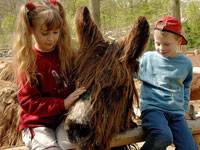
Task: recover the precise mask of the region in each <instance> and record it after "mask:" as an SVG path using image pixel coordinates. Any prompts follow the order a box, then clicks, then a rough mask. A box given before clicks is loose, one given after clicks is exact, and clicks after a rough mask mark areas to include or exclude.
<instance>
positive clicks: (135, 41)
mask: <svg viewBox="0 0 200 150" xmlns="http://www.w3.org/2000/svg"><path fill="white" fill-rule="evenodd" d="M149 30H150V29H149V24H148V22H147V20H146V18H145V17H142V16H140V17H138V19H137V20H136V21H135V23H134V25H133V27H132V29H131V31H130V32H129V33H128V34H127V35H125V36H124V37H123V38H122V39H121V41H120V45H121V46H122V47H124V49H123V54H122V57H121V60H122V61H128V62H130V61H132V60H136V59H137V58H138V57H140V56H141V55H142V54H143V52H144V50H145V49H146V48H147V45H148V41H149V36H150V31H149Z"/></svg>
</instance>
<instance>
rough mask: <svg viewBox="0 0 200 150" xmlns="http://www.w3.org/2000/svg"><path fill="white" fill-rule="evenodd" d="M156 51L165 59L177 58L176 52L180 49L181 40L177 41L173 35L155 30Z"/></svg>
mask: <svg viewBox="0 0 200 150" xmlns="http://www.w3.org/2000/svg"><path fill="white" fill-rule="evenodd" d="M154 42H155V49H156V50H157V51H158V52H159V53H160V54H161V55H162V56H163V57H176V56H177V53H176V51H177V50H178V49H179V46H180V44H179V43H180V42H181V38H179V39H176V38H175V35H173V33H169V32H165V33H162V31H158V30H155V32H154Z"/></svg>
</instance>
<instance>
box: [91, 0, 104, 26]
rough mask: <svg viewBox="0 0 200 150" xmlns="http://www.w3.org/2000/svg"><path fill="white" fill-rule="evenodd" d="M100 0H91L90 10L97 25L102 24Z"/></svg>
mask: <svg viewBox="0 0 200 150" xmlns="http://www.w3.org/2000/svg"><path fill="white" fill-rule="evenodd" d="M99 4H100V3H99V0H89V10H90V13H91V16H92V18H93V19H94V21H95V23H96V24H97V26H99V27H100V26H101V25H100V6H99Z"/></svg>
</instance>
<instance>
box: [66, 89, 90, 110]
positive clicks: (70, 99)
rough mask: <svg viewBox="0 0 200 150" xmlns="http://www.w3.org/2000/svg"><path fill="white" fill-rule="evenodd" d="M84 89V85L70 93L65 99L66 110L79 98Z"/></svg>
mask: <svg viewBox="0 0 200 150" xmlns="http://www.w3.org/2000/svg"><path fill="white" fill-rule="evenodd" d="M85 91H86V89H85V87H81V88H78V89H76V90H75V91H74V92H73V93H71V94H70V95H69V96H68V97H67V98H66V99H65V100H64V104H65V108H66V110H68V109H69V108H70V107H71V106H72V105H73V104H74V103H75V102H76V100H77V99H78V98H79V96H80V95H82V94H83V93H84V92H85Z"/></svg>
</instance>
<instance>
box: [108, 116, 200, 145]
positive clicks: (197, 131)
mask: <svg viewBox="0 0 200 150" xmlns="http://www.w3.org/2000/svg"><path fill="white" fill-rule="evenodd" d="M187 122H188V125H189V128H190V130H191V132H192V135H193V137H194V140H195V142H196V144H197V145H198V147H199V149H200V119H197V120H187ZM145 138H146V134H145V132H144V131H143V129H142V127H141V126H138V127H137V128H135V129H133V130H128V131H126V132H123V133H120V134H118V135H117V136H116V137H115V138H114V139H113V142H112V143H111V146H112V147H116V146H120V145H127V144H130V143H138V142H142V141H145ZM186 142H187V141H186Z"/></svg>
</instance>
